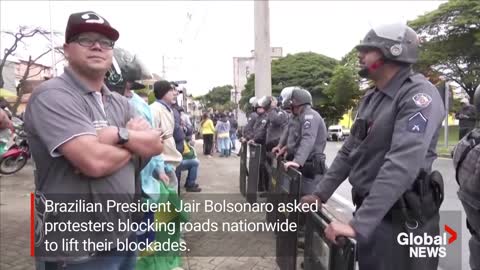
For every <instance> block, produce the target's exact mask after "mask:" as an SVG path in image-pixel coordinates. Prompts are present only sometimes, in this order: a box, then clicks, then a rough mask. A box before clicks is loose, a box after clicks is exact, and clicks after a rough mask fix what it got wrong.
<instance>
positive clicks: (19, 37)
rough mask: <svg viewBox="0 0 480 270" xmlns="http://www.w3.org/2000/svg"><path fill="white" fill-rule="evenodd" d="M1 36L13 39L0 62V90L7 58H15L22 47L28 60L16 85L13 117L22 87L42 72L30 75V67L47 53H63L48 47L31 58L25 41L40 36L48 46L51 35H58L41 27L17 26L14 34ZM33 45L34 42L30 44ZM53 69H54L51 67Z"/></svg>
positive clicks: (21, 93)
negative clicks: (21, 46)
mask: <svg viewBox="0 0 480 270" xmlns="http://www.w3.org/2000/svg"><path fill="white" fill-rule="evenodd" d="M1 33H2V35H5V36H7V37H11V38H13V41H12V44H11V45H10V46H9V47H6V48H5V50H4V52H3V56H2V59H1V61H0V88H2V87H3V86H4V84H5V81H4V78H3V69H4V67H5V64H6V63H7V60H8V58H9V57H12V56H17V54H18V52H19V46H20V45H23V47H24V49H25V50H26V51H27V54H28V60H27V61H26V67H25V71H24V74H22V78H21V79H20V81H19V83H18V85H17V86H16V94H17V99H16V101H15V103H14V105H13V107H11V108H10V110H11V111H12V113H13V114H14V115H15V114H16V112H17V108H18V106H19V105H20V102H21V99H22V96H23V93H24V88H25V87H24V86H25V82H26V81H27V80H28V79H29V78H32V77H35V76H37V75H38V74H39V73H40V72H42V71H43V70H39V71H38V73H36V74H31V73H30V72H31V68H32V66H33V65H34V64H35V63H37V61H38V60H40V59H41V58H42V57H44V56H45V55H47V54H48V53H50V52H52V51H54V53H58V54H61V55H64V54H63V51H62V49H61V48H52V47H51V46H49V47H48V48H46V49H45V50H44V51H43V52H42V53H40V54H38V55H37V56H36V57H32V55H31V51H30V50H29V49H28V47H29V46H28V45H27V43H26V40H27V39H29V40H31V39H32V38H34V37H36V36H42V37H43V38H44V39H45V42H48V44H50V43H51V36H52V34H54V35H58V34H59V32H53V33H52V32H50V31H48V30H45V29H43V28H41V27H36V28H32V27H28V26H19V28H18V30H17V31H16V32H13V31H7V30H4V31H1ZM32 43H34V42H32ZM52 68H54V67H52Z"/></svg>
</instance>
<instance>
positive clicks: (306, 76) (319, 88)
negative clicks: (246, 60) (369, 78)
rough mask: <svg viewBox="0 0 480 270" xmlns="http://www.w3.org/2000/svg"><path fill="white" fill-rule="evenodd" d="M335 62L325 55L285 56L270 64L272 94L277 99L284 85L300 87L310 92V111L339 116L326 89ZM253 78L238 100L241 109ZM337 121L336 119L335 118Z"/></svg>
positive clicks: (246, 102) (246, 101) (249, 93)
mask: <svg viewBox="0 0 480 270" xmlns="http://www.w3.org/2000/svg"><path fill="white" fill-rule="evenodd" d="M337 65H339V62H338V61H337V60H335V59H333V58H330V57H328V56H325V55H322V54H318V53H314V52H302V53H297V54H289V55H287V56H286V57H283V58H280V59H278V60H274V61H272V94H273V95H275V96H278V95H279V94H280V92H281V90H282V89H283V88H285V87H287V86H301V87H303V88H305V89H307V90H309V91H310V93H311V94H312V98H313V108H314V109H316V110H317V111H319V112H320V114H322V115H329V116H334V115H337V114H338V115H340V116H341V115H343V114H344V113H345V112H346V111H345V110H343V109H342V110H338V109H337V108H335V105H334V102H333V99H332V95H330V94H329V93H327V91H326V90H327V88H328V85H329V83H330V80H331V78H332V76H333V73H334V69H335V67H337ZM254 85H255V76H254V75H252V76H250V77H249V78H248V80H247V83H246V84H245V90H244V91H242V99H241V100H240V106H241V108H244V109H245V108H246V109H247V110H248V107H249V106H248V100H249V99H250V97H252V96H254ZM337 118H338V117H337Z"/></svg>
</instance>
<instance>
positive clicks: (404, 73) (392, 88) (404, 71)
mask: <svg viewBox="0 0 480 270" xmlns="http://www.w3.org/2000/svg"><path fill="white" fill-rule="evenodd" d="M410 75H412V69H411V67H404V68H401V69H400V70H399V71H398V72H397V74H395V76H393V77H392V79H390V81H389V82H388V84H387V85H386V86H385V88H384V89H379V90H380V92H382V93H384V94H385V95H387V96H389V97H390V98H392V99H393V98H394V97H395V95H396V94H397V91H398V89H399V88H400V87H401V86H402V84H403V83H404V82H405V80H406V79H407V78H408V77H409V76H410Z"/></svg>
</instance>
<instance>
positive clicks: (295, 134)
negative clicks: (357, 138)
mask: <svg viewBox="0 0 480 270" xmlns="http://www.w3.org/2000/svg"><path fill="white" fill-rule="evenodd" d="M284 102H285V104H287V105H289V106H290V107H291V110H292V114H293V118H292V120H291V121H292V126H291V130H289V135H288V138H287V160H289V161H287V162H286V163H285V168H288V167H290V166H291V167H293V168H298V169H300V171H301V172H302V176H303V182H302V194H311V193H312V192H313V191H314V188H315V185H316V182H315V179H317V181H318V178H316V176H318V175H322V174H324V173H325V169H326V168H325V154H324V151H325V146H326V143H327V128H326V126H325V122H324V121H323V118H322V117H321V116H320V114H319V113H318V112H316V111H315V110H313V109H312V107H311V106H312V96H311V95H310V92H308V91H307V90H305V89H303V88H300V87H295V88H291V91H290V94H288V93H287V95H286V98H285V99H284Z"/></svg>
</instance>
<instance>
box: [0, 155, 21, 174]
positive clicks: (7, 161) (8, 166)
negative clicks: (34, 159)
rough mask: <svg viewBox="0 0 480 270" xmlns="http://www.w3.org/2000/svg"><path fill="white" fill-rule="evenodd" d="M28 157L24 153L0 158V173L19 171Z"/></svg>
mask: <svg viewBox="0 0 480 270" xmlns="http://www.w3.org/2000/svg"><path fill="white" fill-rule="evenodd" d="M27 161H28V158H27V157H26V156H24V155H20V156H19V157H17V158H15V157H13V156H10V157H7V158H4V159H2V160H0V174H5V175H10V174H14V173H16V172H18V171H20V170H21V169H22V168H23V167H24V166H25V164H27Z"/></svg>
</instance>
